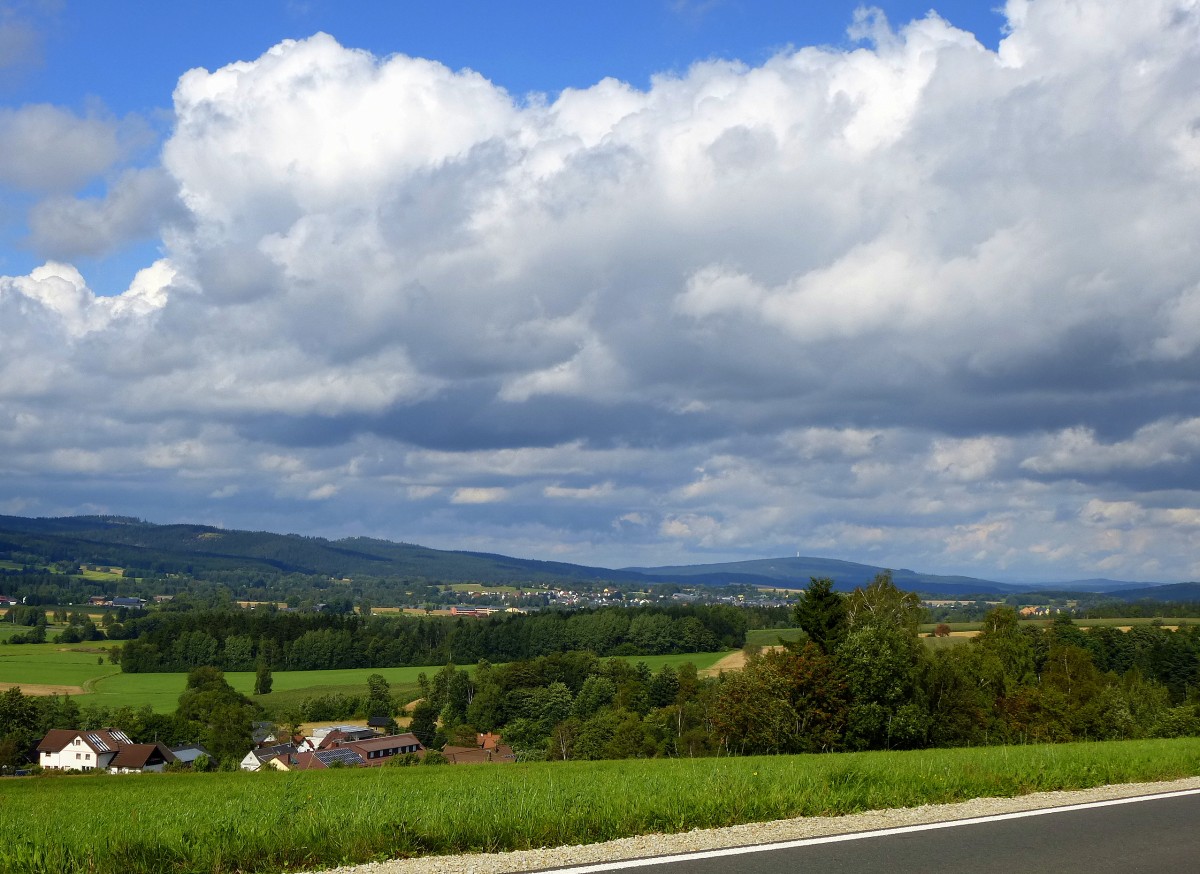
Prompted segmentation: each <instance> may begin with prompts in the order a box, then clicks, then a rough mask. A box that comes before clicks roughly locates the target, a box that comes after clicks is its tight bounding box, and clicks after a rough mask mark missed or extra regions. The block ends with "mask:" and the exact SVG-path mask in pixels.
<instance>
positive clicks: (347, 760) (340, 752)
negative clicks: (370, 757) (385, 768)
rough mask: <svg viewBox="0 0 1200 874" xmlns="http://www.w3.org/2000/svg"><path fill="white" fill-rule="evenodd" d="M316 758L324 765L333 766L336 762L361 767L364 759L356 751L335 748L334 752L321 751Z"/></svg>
mask: <svg viewBox="0 0 1200 874" xmlns="http://www.w3.org/2000/svg"><path fill="white" fill-rule="evenodd" d="M316 757H317V758H318V759H319V760H320V761H321V763H322V764H324V765H331V764H333V763H334V762H341V763H342V764H345V765H361V764H363V757H362V756H360V755H359V754H358V753H356V752H354V750H347V749H340V748H335V749H332V750H320V751H319V752H317V753H316Z"/></svg>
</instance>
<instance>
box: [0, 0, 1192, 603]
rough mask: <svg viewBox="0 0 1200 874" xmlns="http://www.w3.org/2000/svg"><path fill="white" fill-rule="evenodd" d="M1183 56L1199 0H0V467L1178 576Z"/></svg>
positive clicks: (29, 495)
mask: <svg viewBox="0 0 1200 874" xmlns="http://www.w3.org/2000/svg"><path fill="white" fill-rule="evenodd" d="M809 7H812V8H809ZM1198 86H1200V2H1198V0H1146V2H1143V3H1139V4H1130V3H1128V2H1126V0H1089V2H1088V3H1077V2H1070V0H1009V2H1008V3H1006V4H1004V5H1003V6H999V7H993V6H992V5H990V4H987V3H968V2H962V0H959V2H953V3H944V4H937V3H934V4H933V7H932V8H930V6H929V4H928V3H910V2H901V0H897V2H891V3H888V2H884V3H881V4H879V5H878V6H875V7H864V6H858V5H856V4H854V3H845V2H829V3H824V4H797V3H794V2H790V3H785V2H769V0H690V2H689V0H640V2H612V3H606V4H593V5H591V6H589V7H586V8H585V7H583V6H578V7H572V6H570V5H569V4H551V3H532V2H527V3H506V4H496V3H485V2H459V3H455V2H447V3H441V4H424V3H422V4H417V3H407V2H406V3H375V2H361V3H340V4H334V3H332V2H322V0H313V2H297V0H291V2H263V3H255V4H245V3H233V2H226V0H221V2H208V3H204V4H199V3H190V2H180V3H170V4H152V5H150V6H147V5H146V4H141V3H132V2H124V0H111V2H105V3H90V2H83V0H0V513H6V514H16V515H27V516H56V515H68V514H79V513H111V514H119V515H129V516H137V517H140V518H144V519H148V520H150V521H154V522H196V523H207V524H213V525H221V526H226V527H236V528H249V529H254V530H268V531H279V532H295V533H300V534H309V535H320V536H327V537H335V538H336V537H344V536H354V535H367V536H374V537H383V538H387V539H391V540H402V541H407V542H414V543H421V544H425V545H428V546H434V547H439V548H454V549H471V550H484V551H491V552H502V553H507V554H512V555H519V556H523V557H532V558H544V559H554V560H563V561H574V562H580V563H586V564H596V565H605V566H610V567H619V566H633V565H656V564H683V563H702V562H711V561H722V560H737V559H745V558H763V557H774V556H781V555H793V554H802V555H816V556H824V557H831V558H842V559H847V560H852V561H862V562H867V563H870V564H875V565H880V566H885V567H894V568H901V567H903V568H913V569H917V570H921V571H925V572H931V573H953V574H969V575H973V576H978V577H985V578H989V579H999V580H1023V581H1034V580H1066V579H1079V578H1090V577H1108V578H1117V579H1130V580H1156V581H1175V580H1189V579H1197V578H1200V553H1198V551H1197V549H1196V546H1197V543H1198V538H1200V403H1198V400H1200V392H1198V390H1200V246H1197V245H1196V243H1195V241H1196V239H1197V238H1200V87H1198Z"/></svg>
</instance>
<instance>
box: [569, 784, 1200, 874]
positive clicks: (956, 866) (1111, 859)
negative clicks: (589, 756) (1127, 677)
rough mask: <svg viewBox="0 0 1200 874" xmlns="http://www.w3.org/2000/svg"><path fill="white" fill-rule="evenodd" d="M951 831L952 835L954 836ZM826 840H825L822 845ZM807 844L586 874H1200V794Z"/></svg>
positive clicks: (624, 866) (616, 866)
mask: <svg viewBox="0 0 1200 874" xmlns="http://www.w3.org/2000/svg"><path fill="white" fill-rule="evenodd" d="M947 826H951V827H947ZM818 840H821V839H818ZM824 840H825V841H827V842H824V843H822V842H818V841H811V842H804V843H803V845H801V846H797V847H783V848H778V849H769V850H764V851H760V852H753V853H743V854H739V855H721V856H717V857H714V858H698V859H696V858H683V859H680V860H678V861H672V862H658V863H650V864H647V862H646V860H643V861H641V862H639V863H634V864H635V865H636V866H637V867H633V866H631V865H630V863H628V862H626V863H624V864H621V863H615V864H614V865H612V866H587V867H581V868H578V869H558V870H560V871H570V870H577V871H579V872H583V871H603V870H634V871H638V872H655V874H734V872H736V874H808V872H813V874H846V872H862V871H880V872H887V874H909V872H911V874H918V872H920V874H929V872H935V871H936V872H940V871H962V872H969V874H1012V872H1041V871H1045V872H1054V874H1107V872H1113V874H1116V872H1121V874H1128V872H1141V871H1147V872H1149V871H1153V872H1176V871H1178V872H1200V794H1186V795H1175V796H1172V797H1159V798H1149V799H1146V800H1138V801H1136V802H1132V803H1122V804H1111V805H1108V806H1098V807H1090V808H1087V809H1082V810H1078V809H1077V810H1072V809H1060V810H1054V811H1051V812H1045V813H1042V814H1040V815H1036V816H1021V817H1019V818H1003V819H995V820H990V821H985V822H976V823H969V824H962V825H952V824H950V823H943V824H942V825H941V827H938V828H931V829H928V830H921V831H908V832H905V833H900V834H894V833H893V834H887V833H883V834H878V833H877V834H875V835H873V836H867V837H859V838H856V839H853V840H846V839H845V837H842V838H839V839H837V840H835V841H829V839H824Z"/></svg>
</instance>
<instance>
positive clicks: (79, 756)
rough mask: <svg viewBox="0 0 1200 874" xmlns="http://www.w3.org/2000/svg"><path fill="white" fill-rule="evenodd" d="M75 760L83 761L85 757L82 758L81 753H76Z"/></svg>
mask: <svg viewBox="0 0 1200 874" xmlns="http://www.w3.org/2000/svg"><path fill="white" fill-rule="evenodd" d="M75 758H76V759H81V758H83V756H81V755H80V754H79V753H76V754H75Z"/></svg>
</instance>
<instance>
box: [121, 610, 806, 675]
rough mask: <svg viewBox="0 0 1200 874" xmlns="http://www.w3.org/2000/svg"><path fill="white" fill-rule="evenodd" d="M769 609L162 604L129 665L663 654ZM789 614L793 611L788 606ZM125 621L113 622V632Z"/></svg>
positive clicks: (148, 668) (243, 666) (706, 647)
mask: <svg viewBox="0 0 1200 874" xmlns="http://www.w3.org/2000/svg"><path fill="white" fill-rule="evenodd" d="M768 614H769V611H765V610H763V611H757V612H756V611H752V610H746V609H740V608H736V607H730V606H724V605H715V606H708V605H673V606H669V607H642V608H624V607H611V608H601V609H598V610H579V611H573V612H570V613H567V612H560V611H543V612H540V613H536V614H528V615H525V614H505V615H499V614H498V615H494V616H491V617H488V618H487V619H475V618H470V619H462V618H452V617H433V616H421V617H412V616H358V615H330V614H324V613H311V614H308V613H304V614H302V613H278V612H270V611H259V610H254V611H247V610H238V609H232V610H217V611H188V612H174V611H160V612H154V613H151V614H149V615H147V616H144V617H142V618H139V619H130V620H129V621H128V622H126V623H124V625H123V626H122V627H121V628H120V631H119V633H120V635H121V636H122V637H124V638H125V639H126V642H125V644H124V646H123V647H122V648H121V651H120V656H119V658H120V664H121V668H122V670H123V671H125V672H127V673H144V672H153V671H187V670H191V669H193V668H196V667H200V666H203V665H215V666H217V667H220V668H223V669H225V670H230V671H245V670H255V669H256V667H258V666H260V665H265V666H267V667H268V668H270V669H272V670H318V669H327V668H362V667H395V666H404V665H436V664H445V663H446V662H449V661H459V662H460V663H471V662H474V661H477V660H478V659H488V660H490V661H496V662H500V661H513V660H517V659H527V658H532V657H535V656H539V655H546V654H549V653H555V652H563V651H566V650H574V649H579V650H589V651H591V652H594V653H597V654H599V655H656V654H663V653H680V652H704V651H711V650H716V649H721V648H736V647H740V646H741V645H742V644H743V643H744V642H745V637H746V631H747V630H748V628H749V627H750V626H751V624H752V623H753V622H756V621H757V622H764V621H776V620H778V619H779V618H780V617H776V616H771V615H768ZM785 615H786V613H785ZM114 630H115V626H114V628H113V629H110V634H109V636H110V637H113V636H114V634H113V632H114Z"/></svg>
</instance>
